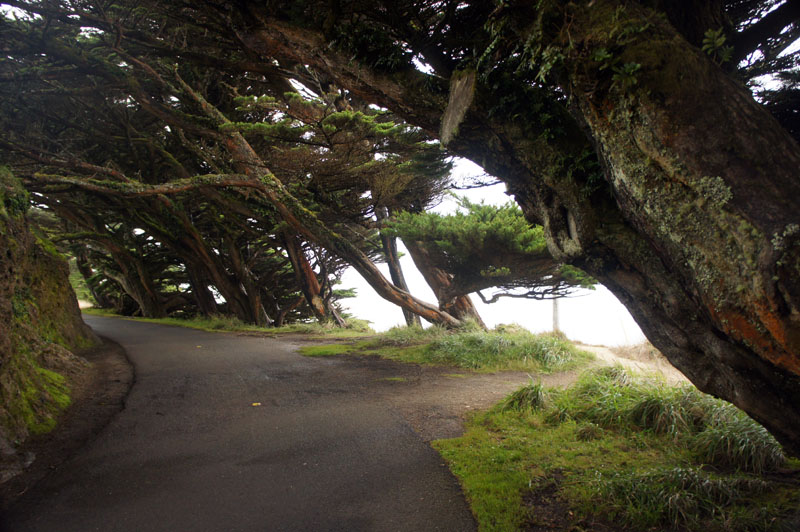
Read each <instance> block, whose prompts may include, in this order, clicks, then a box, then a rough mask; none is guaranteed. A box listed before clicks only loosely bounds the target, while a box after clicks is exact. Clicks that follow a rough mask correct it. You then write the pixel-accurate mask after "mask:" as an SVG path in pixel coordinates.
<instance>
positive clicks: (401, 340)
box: [376, 325, 448, 347]
mask: <svg viewBox="0 0 800 532" xmlns="http://www.w3.org/2000/svg"><path fill="white" fill-rule="evenodd" d="M447 334H448V330H447V329H445V328H444V327H442V326H440V325H431V326H430V327H428V328H426V329H423V328H422V327H420V326H419V325H413V326H410V327H392V328H391V329H389V330H388V331H386V332H384V333H382V334H381V335H380V336H379V337H378V339H377V340H376V345H378V346H391V347H406V346H411V345H419V344H423V343H428V342H430V341H431V340H434V339H436V338H440V337H442V336H445V335H447Z"/></svg>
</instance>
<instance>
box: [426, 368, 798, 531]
mask: <svg viewBox="0 0 800 532" xmlns="http://www.w3.org/2000/svg"><path fill="white" fill-rule="evenodd" d="M434 445H435V447H436V448H437V449H438V450H439V451H440V452H441V454H442V456H444V457H445V458H446V459H447V461H448V463H449V464H450V465H451V469H452V470H453V472H454V473H455V474H456V475H457V476H458V478H459V480H460V482H461V484H462V486H463V488H464V491H465V493H466V495H467V498H468V500H469V501H470V505H471V507H472V509H473V513H474V514H475V516H476V519H477V520H478V522H479V527H480V529H481V530H498V531H499V530H520V529H526V528H530V527H532V526H542V527H546V526H550V524H549V523H547V522H544V521H543V522H541V523H540V522H538V521H537V519H538V518H537V515H538V513H537V508H531V507H529V506H528V505H527V504H526V503H525V501H526V500H529V501H530V500H536V501H537V504H546V500H547V499H548V498H547V497H545V498H537V497H536V493H538V492H539V491H541V490H544V489H545V488H546V487H549V488H547V489H550V490H553V489H555V490H556V492H555V495H554V497H555V498H556V499H557V500H559V501H561V502H560V504H562V505H566V507H567V510H563V507H562V510H560V511H562V513H563V520H564V525H563V527H564V529H570V527H574V529H576V530H578V529H582V530H592V529H595V528H603V527H605V526H607V525H608V524H609V523H614V524H624V525H626V526H631V527H635V528H636V529H643V530H645V529H647V530H667V529H678V530H685V531H703V532H711V531H720V532H722V531H729V530H733V531H735V530H795V529H796V527H794V528H793V524H792V523H794V524H795V525H796V523H795V522H794V521H793V520H794V519H796V518H797V500H798V499H800V486H798V485H797V484H792V483H790V482H777V481H773V480H770V478H771V477H764V476H763V475H761V473H764V472H770V471H773V470H775V469H776V468H778V467H783V468H784V470H783V471H782V474H786V472H787V471H789V470H794V471H795V475H796V476H797V477H800V461H787V460H786V459H785V458H784V456H783V453H782V451H781V449H780V446H779V445H778V444H777V442H775V440H774V439H773V438H772V437H771V436H770V435H769V434H768V433H767V432H766V431H765V430H764V429H763V428H762V427H760V426H759V425H757V424H756V423H755V422H754V421H752V420H751V419H750V418H748V417H747V416H746V415H745V414H744V413H742V412H740V411H739V410H738V409H736V408H735V407H734V406H732V405H729V404H727V403H724V402H723V401H720V400H717V399H714V398H712V397H710V396H707V395H705V394H702V393H701V392H699V391H698V390H696V389H694V388H691V387H688V386H667V385H666V384H665V383H664V382H662V381H659V380H655V379H647V378H644V377H641V376H638V375H635V374H633V373H631V372H630V371H628V370H626V369H624V368H622V367H611V368H601V369H597V370H592V371H588V372H585V373H584V374H583V375H581V376H580V377H579V379H578V380H577V382H576V383H575V384H573V385H572V386H570V387H569V388H567V389H564V390H556V389H545V388H543V387H541V386H540V385H538V384H535V383H531V384H529V385H527V386H525V387H523V388H522V389H521V390H519V391H517V392H515V393H513V394H511V395H510V396H509V397H507V398H506V399H505V400H504V401H503V402H501V403H499V404H498V405H497V406H496V407H494V408H492V409H491V410H489V411H488V412H485V413H480V414H477V415H475V417H474V418H473V419H472V420H471V421H470V422H469V423H468V426H467V430H466V433H465V435H464V436H462V437H461V438H456V439H451V440H440V441H437V442H434ZM785 468H790V469H785ZM553 486H555V487H554V488H553ZM550 498H552V497H550ZM542 501H545V502H542ZM538 510H542V509H538ZM548 511H559V510H558V509H557V508H556V509H555V510H553V509H552V508H551V509H544V510H542V512H541V513H542V515H548ZM560 526H561V525H560Z"/></svg>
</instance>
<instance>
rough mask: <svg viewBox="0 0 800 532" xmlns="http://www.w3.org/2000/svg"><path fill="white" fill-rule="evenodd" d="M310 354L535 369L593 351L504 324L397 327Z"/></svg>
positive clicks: (575, 361)
mask: <svg viewBox="0 0 800 532" xmlns="http://www.w3.org/2000/svg"><path fill="white" fill-rule="evenodd" d="M300 352H301V353H302V354H304V355H307V356H325V355H338V354H344V353H349V354H365V355H378V356H381V357H383V358H388V359H392V360H398V361H401V362H407V363H415V364H427V365H447V366H457V367H462V368H467V369H471V370H476V371H487V372H491V371H501V370H518V371H532V372H533V371H535V372H538V373H547V372H553V371H564V370H568V369H574V368H576V367H578V366H580V365H582V364H584V363H586V362H588V361H589V360H592V355H591V354H589V353H586V352H585V351H581V350H580V349H577V348H576V347H575V346H574V345H572V343H571V342H570V341H569V340H566V339H565V338H564V337H562V336H558V335H552V334H533V333H530V332H528V331H526V330H524V329H521V328H516V327H515V328H511V327H502V326H501V327H499V328H497V329H495V330H493V331H484V330H478V329H475V328H473V329H469V328H467V329H466V330H457V331H449V330H447V329H444V328H441V327H435V326H434V327H429V328H427V329H422V328H420V327H395V328H394V329H391V330H389V331H387V332H385V333H383V334H380V335H378V336H377V337H375V338H373V339H370V340H364V341H361V342H357V343H354V344H352V345H350V346H343V345H336V346H308V347H304V348H302V349H301V351H300Z"/></svg>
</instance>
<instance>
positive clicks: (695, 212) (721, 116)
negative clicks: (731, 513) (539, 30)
mask: <svg viewBox="0 0 800 532" xmlns="http://www.w3.org/2000/svg"><path fill="white" fill-rule="evenodd" d="M598 3H599V4H601V5H598V6H597V7H596V8H595V9H591V10H580V9H578V10H571V11H570V12H569V13H565V14H564V16H565V18H566V17H569V18H570V33H571V43H570V44H569V45H570V46H573V45H574V44H575V43H576V42H577V43H579V45H578V46H577V47H576V48H577V49H581V48H582V49H583V52H582V53H584V54H590V53H591V50H592V47H594V49H598V48H601V47H607V48H608V47H610V46H612V45H613V44H614V43H612V42H609V41H608V40H607V38H606V40H604V39H603V36H604V35H603V34H602V33H600V34H598V28H602V27H608V25H610V24H612V23H614V20H615V18H614V17H615V16H616V15H615V13H616V12H617V11H618V10H617V8H618V7H619V5H618V4H619V2H598ZM624 13H625V16H626V17H628V18H627V20H626V21H625V22H626V23H627V24H631V25H632V24H640V25H644V24H650V26H649V27H648V28H649V29H648V30H647V32H646V33H644V32H643V33H641V34H639V35H637V36H636V37H635V38H632V40H631V41H630V42H628V43H627V44H626V45H625V46H624V47H622V49H621V50H620V52H619V54H620V57H621V58H622V61H624V62H625V63H626V64H638V65H640V67H639V70H638V73H637V75H636V77H635V83H625V82H624V81H622V82H620V81H619V80H617V81H618V82H617V83H615V82H614V80H613V78H611V77H610V76H609V75H608V74H607V73H602V72H600V71H599V70H598V69H596V68H595V69H587V68H585V66H582V65H585V64H586V60H585V57H583V56H582V55H581V53H579V52H572V53H571V54H568V55H567V56H566V61H567V68H566V72H565V86H566V87H568V90H569V93H570V95H571V98H572V100H573V101H574V102H575V105H576V113H577V114H578V116H579V118H581V119H582V120H583V121H585V123H586V125H587V126H588V127H589V129H590V131H591V134H592V136H593V138H594V139H596V141H597V145H598V147H599V151H600V155H601V157H602V159H603V161H604V163H605V165H606V167H607V169H608V170H607V172H606V176H607V179H608V180H609V182H610V184H611V186H612V189H613V191H614V196H615V198H616V200H617V201H618V202H619V204H620V208H621V210H622V212H623V215H624V218H625V220H626V222H627V223H629V224H630V225H631V226H632V227H633V228H634V230H635V231H636V232H637V233H638V235H641V236H642V237H643V238H644V239H645V240H646V246H647V249H646V253H644V256H642V254H641V251H642V250H641V249H637V248H642V247H644V243H638V244H637V245H636V246H633V247H631V246H629V245H628V243H627V242H625V241H624V240H621V239H619V238H618V237H617V236H616V235H614V234H610V235H603V232H604V231H603V229H602V228H598V231H597V232H596V234H595V235H596V236H597V237H600V238H601V239H603V240H606V241H608V245H609V247H610V248H611V249H613V250H614V252H615V254H616V256H617V258H618V259H619V262H620V264H619V266H620V267H619V268H615V269H614V270H610V271H608V272H607V275H606V279H607V281H610V282H609V283H608V284H609V285H610V288H612V289H613V290H614V291H615V292H617V293H618V294H619V295H620V296H621V298H622V299H623V300H624V301H626V302H627V303H628V305H629V307H630V308H631V310H632V311H633V314H634V316H635V317H636V318H637V320H638V322H639V323H640V325H641V326H642V328H643V330H644V331H645V332H646V334H647V335H648V337H649V338H651V339H652V340H653V341H654V344H656V345H657V346H658V347H659V348H661V349H662V351H664V353H665V354H666V355H667V357H668V358H669V359H670V361H671V362H672V363H673V364H675V365H676V366H677V367H678V368H679V369H681V371H683V372H684V373H685V374H686V375H687V376H689V378H690V379H691V380H692V381H693V382H694V383H695V384H697V386H698V387H699V388H701V389H702V390H704V391H708V392H711V393H713V394H715V395H718V396H721V397H724V398H726V399H728V400H730V401H732V402H733V403H734V404H736V405H738V406H740V407H741V408H743V409H744V410H745V411H747V412H748V413H749V414H750V415H752V416H753V417H754V418H756V419H757V420H758V421H760V422H762V423H763V424H764V425H765V426H767V427H768V428H769V429H770V430H771V431H772V432H773V434H775V436H776V437H778V439H779V440H781V441H782V442H783V443H784V444H786V445H787V447H788V448H789V450H790V451H792V452H793V453H794V454H800V225H798V222H800V214H798V213H800V180H799V179H798V168H800V148H799V147H798V145H797V143H796V142H795V141H794V140H793V139H792V138H791V137H790V136H789V134H788V133H787V132H786V131H785V130H784V129H783V128H781V126H780V125H778V123H777V122H776V121H775V120H774V119H773V118H772V116H770V115H769V114H768V113H767V111H766V110H764V109H763V108H762V107H761V106H759V105H758V104H757V103H756V102H755V101H754V100H753V98H752V96H751V95H750V94H749V93H748V92H747V90H746V89H745V88H744V87H742V86H741V85H739V84H738V83H737V82H735V81H734V80H732V79H730V77H728V76H727V75H726V74H725V73H724V72H723V71H722V70H721V69H720V68H718V67H717V66H716V65H715V64H714V63H713V62H712V61H711V60H710V59H709V58H708V57H707V56H705V55H704V54H703V53H702V52H700V51H699V50H697V49H696V48H694V47H692V46H690V45H689V44H688V43H687V42H686V41H685V40H684V39H682V38H681V37H680V36H679V35H678V34H677V32H676V30H675V29H674V28H673V27H671V26H670V25H669V24H667V23H666V22H664V21H663V19H660V18H658V17H655V16H653V13H652V12H650V11H648V10H646V9H644V8H641V7H636V6H635V5H634V6H628V7H627V11H625V12H624ZM616 20H617V21H619V18H617V19H616ZM618 23H619V22H618ZM560 44H561V45H562V47H563V49H564V50H566V49H567V43H566V42H562V43H560ZM581 44H582V45H583V46H581ZM587 236H588V235H587ZM654 262H658V263H660V265H661V267H658V268H654V269H651V268H650V266H651V265H652V263H654ZM626 265H627V266H628V268H627V271H625V269H624V266H626Z"/></svg>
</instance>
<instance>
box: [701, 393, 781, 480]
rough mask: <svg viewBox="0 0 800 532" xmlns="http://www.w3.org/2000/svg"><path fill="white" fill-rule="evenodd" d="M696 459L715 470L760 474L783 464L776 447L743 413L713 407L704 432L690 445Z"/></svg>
mask: <svg viewBox="0 0 800 532" xmlns="http://www.w3.org/2000/svg"><path fill="white" fill-rule="evenodd" d="M690 446H691V448H692V450H693V451H694V452H695V453H696V454H697V456H698V458H699V459H700V460H702V461H704V462H707V463H709V464H714V465H715V466H719V467H729V468H734V469H738V470H740V471H747V472H750V473H756V474H761V473H764V472H766V471H773V470H775V469H777V468H779V467H781V466H783V465H784V464H785V463H786V456H785V455H784V454H783V450H782V449H781V446H780V444H779V443H778V442H777V441H775V438H773V437H772V435H771V434H770V433H769V432H767V430H766V429H765V428H764V427H762V426H761V425H759V424H758V423H757V422H755V421H754V420H753V419H751V418H750V417H748V416H747V414H745V413H744V412H742V411H741V410H739V409H737V408H736V407H734V406H732V405H728V404H720V405H717V406H716V409H715V411H714V412H713V413H712V415H711V416H710V419H709V420H708V424H707V425H706V426H705V428H704V429H703V430H702V431H701V432H699V433H697V434H696V435H695V436H694V437H693V438H692V439H691V441H690Z"/></svg>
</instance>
